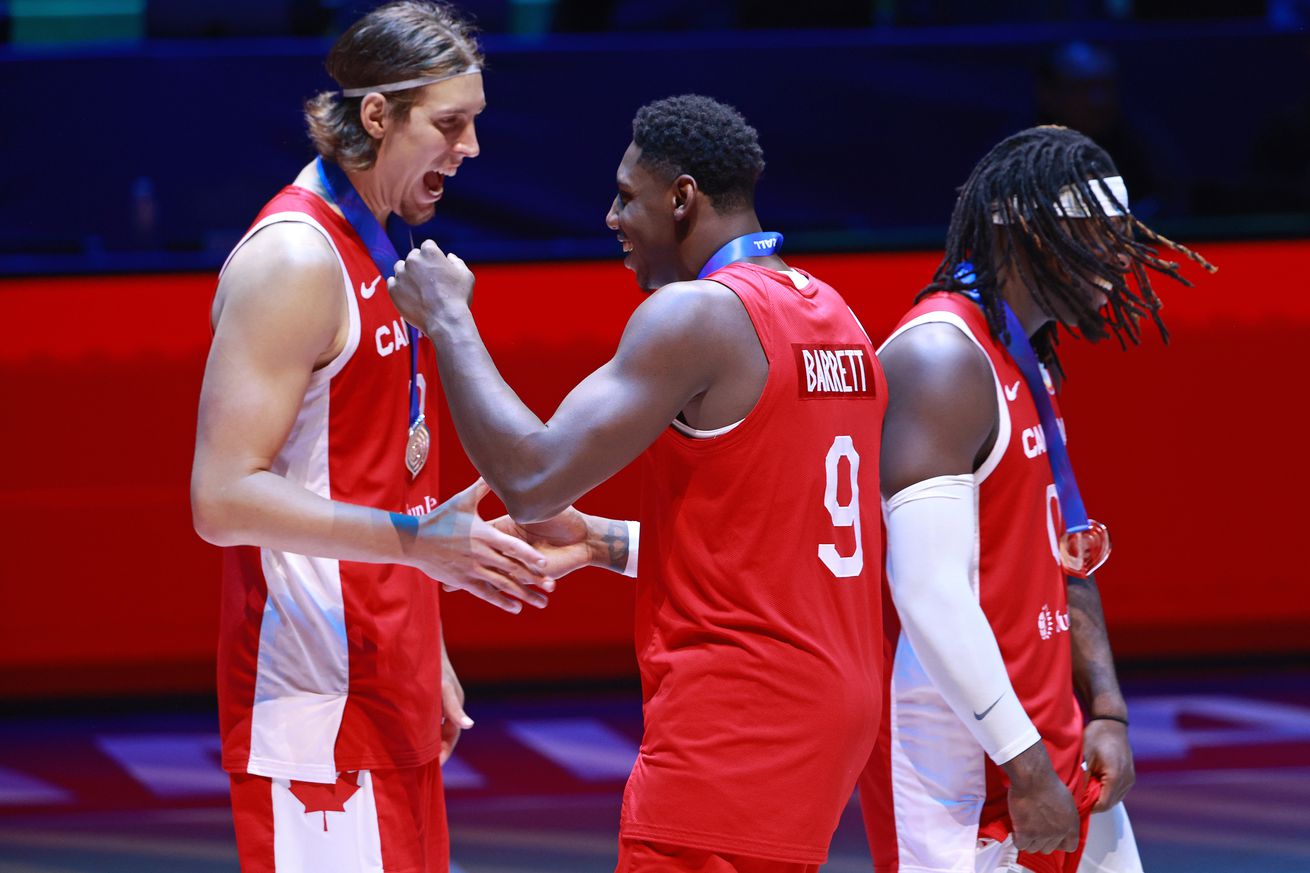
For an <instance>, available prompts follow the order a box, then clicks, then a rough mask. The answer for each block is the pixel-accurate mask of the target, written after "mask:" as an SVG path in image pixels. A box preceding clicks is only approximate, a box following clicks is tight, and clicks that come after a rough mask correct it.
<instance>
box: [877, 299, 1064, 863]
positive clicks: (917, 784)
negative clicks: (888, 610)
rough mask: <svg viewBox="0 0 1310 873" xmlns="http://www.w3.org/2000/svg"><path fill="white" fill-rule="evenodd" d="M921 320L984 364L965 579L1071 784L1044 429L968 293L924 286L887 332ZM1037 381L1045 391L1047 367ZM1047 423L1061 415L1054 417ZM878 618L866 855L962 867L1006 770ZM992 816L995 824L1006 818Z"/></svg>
mask: <svg viewBox="0 0 1310 873" xmlns="http://www.w3.org/2000/svg"><path fill="white" fill-rule="evenodd" d="M925 323H944V324H950V325H952V326H954V327H955V328H957V329H959V330H960V331H961V332H962V333H963V334H964V335H965V336H966V337H967V338H968V339H969V340H971V341H972V342H973V343H974V344H975V345H977V346H978V348H980V349H981V350H982V351H983V353H984V354H985V355H986V356H987V360H988V362H989V363H990V365H991V368H992V372H993V375H994V379H995V389H996V404H997V411H998V426H997V432H996V442H995V445H994V446H993V448H992V450H991V452H990V453H989V454H988V455H987V457H986V459H985V460H984V461H983V463H982V464H981V466H980V467H979V468H978V470H977V471H975V473H974V479H975V482H976V485H977V494H978V530H977V553H976V554H977V558H976V562H975V566H974V572H973V578H972V579H970V584H971V586H972V588H973V590H974V592H975V593H976V594H977V596H978V600H979V603H980V605H981V606H982V610H983V613H984V614H985V615H986V617H987V620H988V622H989V624H990V625H991V629H992V633H993V634H994V635H995V637H996V642H997V644H998V645H999V647H1000V650H1001V656H1002V657H1003V659H1004V661H1005V665H1006V671H1007V673H1008V674H1009V678H1010V682H1011V684H1012V685H1013V687H1014V691H1015V694H1016V695H1017V696H1018V698H1019V701H1020V703H1021V704H1022V705H1023V708H1024V710H1025V711H1026V712H1027V713H1028V717H1029V718H1030V719H1031V720H1032V722H1033V725H1034V726H1035V727H1036V728H1037V731H1038V733H1040V734H1041V736H1042V740H1043V741H1044V742H1045V744H1046V749H1047V752H1048V753H1049V754H1050V757H1051V762H1052V764H1053V765H1054V767H1055V771H1056V773H1057V774H1059V776H1060V777H1061V778H1062V779H1063V780H1064V781H1065V783H1066V784H1067V785H1069V787H1070V790H1071V791H1073V792H1074V793H1075V796H1076V797H1082V796H1083V795H1084V794H1085V781H1084V779H1083V771H1082V767H1081V765H1082V726H1083V721H1082V713H1081V711H1080V710H1079V707H1078V703H1077V701H1076V700H1075V698H1074V692H1073V670H1072V649H1071V646H1070V637H1069V628H1070V620H1069V605H1068V596H1067V592H1066V588H1065V585H1066V580H1065V574H1064V570H1063V568H1062V567H1061V565H1060V560H1059V545H1058V532H1060V531H1062V530H1063V529H1064V525H1063V521H1062V519H1061V516H1060V508H1059V502H1058V500H1057V498H1056V493H1055V482H1054V478H1053V476H1052V474H1051V465H1050V461H1049V460H1048V459H1047V456H1046V434H1044V433H1043V431H1042V426H1041V423H1040V421H1039V419H1038V415H1037V407H1036V405H1035V404H1034V402H1033V397H1032V394H1031V392H1030V391H1029V389H1028V385H1027V383H1026V382H1025V380H1024V377H1023V374H1022V372H1020V370H1019V367H1018V365H1017V364H1016V363H1015V362H1014V361H1013V359H1011V357H1010V355H1009V353H1008V352H1007V351H1006V349H1005V346H1004V345H1003V344H1002V343H1001V342H999V341H998V340H997V339H995V338H994V337H992V335H991V333H990V332H989V331H988V327H987V322H986V319H985V317H984V315H983V312H982V310H981V309H980V308H979V307H978V305H977V304H975V303H974V302H973V301H972V300H970V299H968V298H967V297H965V296H963V295H960V294H951V293H940V294H931V295H929V296H927V297H925V298H924V299H923V300H922V301H920V302H919V303H918V304H917V305H916V306H914V307H913V308H912V309H911V310H910V311H909V313H908V314H907V315H906V316H905V318H903V319H902V320H901V322H900V324H899V325H898V326H897V328H896V330H895V331H894V332H893V333H892V335H891V337H889V338H888V340H887V341H888V342H890V341H891V340H892V339H894V338H895V337H896V336H898V335H899V334H900V333H902V332H904V331H906V330H908V329H910V328H912V327H915V326H917V325H921V324H925ZM1047 390H1048V392H1049V393H1050V395H1051V401H1052V403H1053V404H1054V403H1055V391H1054V389H1053V388H1051V387H1050V383H1049V380H1048V381H1047ZM1056 414H1057V416H1058V415H1059V410H1058V405H1057V407H1056ZM1060 425H1061V428H1062V429H1063V421H1062V420H1061V422H1060ZM890 618H892V619H893V620H891V621H889V622H888V627H889V637H888V647H887V655H888V656H889V657H892V658H893V659H894V660H893V663H892V664H891V666H890V669H889V670H888V679H889V685H890V690H889V700H890V708H889V711H888V717H887V718H886V719H885V720H884V725H883V742H882V743H880V745H879V751H878V754H877V755H875V757H874V759H873V760H872V761H871V763H870V768H869V771H868V772H867V773H866V774H865V775H864V776H863V777H862V778H861V781H860V798H861V803H862V805H863V807H864V815H865V821H866V825H867V827H868V830H869V842H870V845H871V847H872V850H873V856H874V861H875V866H876V869H877V870H878V871H879V873H896V871H897V870H899V869H913V870H917V869H921V868H922V869H934V870H957V869H958V870H968V871H973V869H974V865H973V857H974V851H975V844H976V840H977V835H978V831H979V829H986V830H987V831H988V833H995V832H996V831H997V828H996V827H988V826H989V825H996V824H997V823H1000V822H1003V821H1005V820H1006V819H1007V815H1008V813H1007V807H1006V792H1007V790H1008V787H1009V786H1008V781H1007V777H1006V776H1005V772H1004V771H1003V770H1002V769H1001V768H1000V767H998V766H996V764H994V763H993V762H992V761H991V759H990V758H988V757H987V755H986V754H985V753H984V752H983V750H982V747H981V746H979V745H978V743H977V742H976V741H975V740H974V739H973V737H972V735H971V734H970V733H969V732H968V730H967V729H966V728H965V726H964V725H963V724H962V723H961V722H960V720H959V718H958V717H957V716H956V715H955V714H954V712H952V711H951V709H950V707H949V706H947V704H946V701H945V700H944V699H943V698H942V696H941V694H940V693H938V692H937V690H936V688H935V687H934V686H933V684H932V680H931V679H929V678H928V676H927V674H926V673H925V672H924V670H923V667H922V666H921V665H920V663H919V661H918V658H917V657H916V656H915V653H914V650H913V649H912V648H911V647H910V644H909V642H908V640H907V639H906V637H905V635H904V634H903V633H901V632H900V628H899V624H898V623H897V622H896V621H894V616H892V617H890ZM1000 830H1001V831H1002V836H1003V833H1004V832H1005V831H1008V821H1007V822H1006V823H1005V825H1004V827H1002V828H1000Z"/></svg>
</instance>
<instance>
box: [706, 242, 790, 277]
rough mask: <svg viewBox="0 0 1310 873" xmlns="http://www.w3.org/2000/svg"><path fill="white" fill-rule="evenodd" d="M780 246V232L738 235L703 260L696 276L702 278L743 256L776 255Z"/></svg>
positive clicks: (762, 256)
mask: <svg viewBox="0 0 1310 873" xmlns="http://www.w3.org/2000/svg"><path fill="white" fill-rule="evenodd" d="M781 248H782V234H780V233H773V232H772V231H765V232H762V233H748V234H746V235H745V236H739V237H737V238H736V239H734V240H732V241H731V242H729V243H728V244H727V245H725V246H724V247H723V248H721V249H719V250H718V251H717V252H715V253H714V256H713V257H711V258H710V259H709V260H708V261H706V262H705V266H703V267H701V271H700V273H699V274H697V276H696V278H697V279H704V278H705V277H706V276H708V275H710V274H711V273H716V272H718V271H719V270H722V269H723V268H724V267H726V266H728V265H729V264H732V263H735V262H737V261H740V260H742V259H743V258H764V257H768V256H769V255H776V254H777V253H778V251H779V250H780V249H781Z"/></svg>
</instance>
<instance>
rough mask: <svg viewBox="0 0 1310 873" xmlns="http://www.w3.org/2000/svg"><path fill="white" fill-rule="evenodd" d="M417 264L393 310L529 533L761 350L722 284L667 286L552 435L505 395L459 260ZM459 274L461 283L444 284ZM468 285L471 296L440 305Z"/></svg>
mask: <svg viewBox="0 0 1310 873" xmlns="http://www.w3.org/2000/svg"><path fill="white" fill-rule="evenodd" d="M429 245H430V244H428V243H425V244H424V248H423V249H422V250H419V251H415V252H413V253H411V255H410V257H409V260H408V261H407V262H406V264H405V265H404V268H403V269H402V268H400V267H398V268H397V273H396V280H395V283H394V286H393V288H392V296H393V299H395V300H396V301H397V306H398V307H399V308H400V309H401V311H402V312H404V313H406V315H407V316H408V317H414V318H419V319H421V320H420V323H422V324H423V325H424V328H425V331H426V332H427V333H428V335H429V336H431V337H432V339H433V340H434V344H435V345H436V348H437V355H438V363H439V366H440V368H441V381H442V387H443V389H444V392H445V395H446V401H447V403H448V404H449V406H450V410H451V415H452V417H453V418H454V421H455V426H456V429H457V430H458V431H459V436H460V441H461V442H462V443H463V445H464V448H465V450H466V451H467V452H468V454H469V458H470V459H471V460H472V461H473V464H474V466H476V467H477V468H478V472H480V473H481V474H482V475H483V477H484V478H485V479H486V480H487V482H488V483H490V485H491V487H492V489H493V490H494V491H495V492H496V494H497V495H499V496H500V498H501V499H502V500H503V501H504V502H505V505H506V508H508V510H509V512H510V514H511V515H512V516H513V517H514V518H515V519H516V520H518V521H520V522H535V521H540V520H543V519H546V518H549V517H551V516H554V515H555V514H557V513H559V512H560V511H561V510H563V509H564V508H566V507H567V506H568V505H569V504H571V503H572V502H573V501H574V500H575V499H577V498H578V497H580V496H581V495H583V494H585V493H586V492H587V491H589V490H591V489H592V488H594V487H595V486H596V485H598V484H599V483H601V482H603V481H605V480H606V479H608V478H609V477H610V476H612V475H613V474H614V473H616V472H618V471H619V470H621V469H622V468H623V467H624V466H625V465H627V464H628V463H629V462H630V461H632V459H633V458H635V457H636V456H637V455H638V454H640V453H641V451H642V450H643V449H645V448H646V447H647V446H648V445H650V444H651V443H652V442H654V440H655V438H656V437H658V436H659V434H660V432H661V431H662V430H663V429H664V428H666V427H668V425H669V423H670V422H671V421H672V420H673V419H674V417H675V416H676V415H677V414H678V412H679V411H680V410H681V409H682V408H683V407H684V406H686V405H687V403H688V402H689V401H691V400H692V399H693V398H695V397H697V396H698V395H701V394H703V393H704V392H706V391H707V390H708V389H710V388H711V386H712V383H714V382H716V380H719V379H721V378H722V374H723V373H725V372H726V373H730V372H735V371H737V370H740V369H742V358H743V357H744V354H743V350H753V351H754V352H755V353H757V354H758V348H759V341H758V339H757V338H756V336H755V332H754V329H753V328H752V327H751V324H750V319H749V317H748V316H747V315H746V312H745V309H744V308H743V307H742V305H741V302H740V301H739V300H738V299H737V297H736V295H735V294H733V293H732V292H731V291H729V290H728V289H727V288H724V287H723V286H721V285H719V284H717V283H714V282H685V283H677V284H674V285H669V286H666V287H665V288H662V289H660V290H659V291H657V292H655V293H654V294H653V295H651V296H650V297H649V298H648V299H647V300H646V301H645V302H643V303H642V305H641V306H639V307H638V308H637V310H636V312H634V313H633V316H632V318H631V320H630V321H629V322H628V325H627V328H626V329H625V330H624V332H623V338H622V339H621V341H620V343H619V348H618V351H617V352H616V353H615V355H614V357H613V358H612V359H611V360H610V361H609V362H608V363H606V364H605V365H604V366H602V367H601V368H600V369H598V370H596V371H595V372H594V373H592V374H591V375H590V376H588V377H587V378H586V379H584V380H583V381H582V382H581V383H580V384H579V385H578V386H577V387H575V388H574V389H573V390H572V391H570V392H569V394H568V396H567V397H565V398H564V401H563V402H562V403H561V404H560V406H559V408H558V409H557V410H556V411H555V414H554V415H553V416H551V418H550V420H549V421H547V422H545V423H543V422H542V421H541V420H540V419H539V418H537V416H536V415H535V414H534V413H533V412H532V411H531V410H529V409H528V408H527V407H526V406H525V405H524V404H523V402H522V401H521V400H519V398H518V396H517V395H516V394H515V393H514V391H513V389H512V388H510V387H509V385H507V384H506V383H505V380H504V379H503V378H502V377H501V375H500V373H499V371H497V369H496V365H495V363H494V362H493V361H492V360H491V356H490V355H489V354H488V353H487V349H486V347H485V346H484V345H483V342H482V338H481V337H480V336H479V335H478V330H477V326H476V324H475V323H474V321H473V317H472V315H471V313H470V312H469V309H468V305H467V292H468V291H471V288H472V274H471V273H468V272H467V268H466V267H464V265H463V263H462V262H459V261H458V259H452V260H450V261H448V260H447V259H446V258H445V256H444V255H439V252H438V255H433V254H432V252H434V251H437V250H436V249H435V247H433V248H431V249H429V247H428V246H429ZM448 269H454V270H455V271H456V273H455V274H449V275H440V276H438V275H434V274H435V273H437V272H438V271H446V270H448ZM456 281H459V282H466V283H467V289H466V290H465V292H464V293H463V295H462V298H461V297H460V295H450V296H443V295H441V294H438V293H432V288H433V287H437V286H444V287H447V288H448V287H450V284H451V283H452V282H456Z"/></svg>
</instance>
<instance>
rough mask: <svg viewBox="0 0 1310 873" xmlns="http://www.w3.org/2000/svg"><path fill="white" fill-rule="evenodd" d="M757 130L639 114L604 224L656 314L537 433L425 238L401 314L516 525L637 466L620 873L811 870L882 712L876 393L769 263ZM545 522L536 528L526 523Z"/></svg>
mask: <svg viewBox="0 0 1310 873" xmlns="http://www.w3.org/2000/svg"><path fill="white" fill-rule="evenodd" d="M763 167H764V161H763V153H762V152H761V150H760V147H759V144H758V141H757V137H756V133H755V130H754V129H753V128H751V127H750V126H748V125H747V123H746V121H745V120H744V119H743V118H742V117H741V115H740V114H738V113H737V112H736V111H735V110H734V109H732V108H730V107H728V106H725V105H723V104H721V103H717V102H715V101H713V100H710V99H708V98H706V97H700V96H682V97H673V98H668V99H665V100H659V101H656V102H654V103H651V104H649V105H647V106H645V107H643V108H642V109H641V110H640V111H639V112H638V113H637V115H636V118H635V120H634V122H633V141H632V144H631V145H630V146H629V147H628V149H627V152H626V153H625V154H624V156H623V160H622V162H621V163H620V164H619V168H618V174H617V183H618V196H617V197H616V198H615V199H614V202H613V204H612V206H611V207H610V211H609V215H608V216H607V218H606V223H607V224H608V225H609V227H610V228H611V229H612V230H613V231H615V232H616V234H617V236H618V240H619V244H620V245H621V246H622V248H623V251H624V252H625V253H626V256H625V258H624V263H625V265H626V266H627V267H628V268H629V269H631V270H633V271H634V272H635V273H636V277H637V282H638V284H639V285H640V286H641V288H643V289H645V290H647V291H652V292H654V293H652V294H651V295H650V296H649V297H648V298H647V299H646V300H645V301H644V302H643V303H642V304H641V305H640V306H639V307H638V308H637V310H636V311H635V312H634V313H633V315H632V318H631V320H630V321H629V322H628V325H627V328H626V330H625V331H624V333H623V338H622V340H621V341H620V343H619V347H618V350H617V352H616V353H615V355H614V357H613V358H612V359H611V360H610V361H609V362H608V363H606V364H605V365H604V366H602V367H601V368H600V369H599V370H597V371H596V372H594V373H593V374H591V375H590V376H588V377H587V378H586V379H585V380H584V381H583V382H582V383H581V384H579V385H578V386H577V387H575V388H574V389H573V390H572V391H571V392H570V393H569V395H568V396H567V397H566V398H565V399H564V401H563V402H562V403H561V404H560V407H559V409H557V410H556V412H555V414H554V415H553V416H552V417H551V418H550V420H549V421H548V422H546V423H545V424H543V423H542V422H541V421H540V420H539V419H538V418H537V417H536V416H535V415H533V413H532V412H531V411H529V410H528V408H527V407H526V406H524V405H523V403H522V402H520V400H519V398H518V397H517V396H516V395H515V394H514V392H513V390H512V389H511V388H510V387H509V386H508V385H507V384H506V383H505V381H504V380H503V379H502V378H501V376H500V374H499V373H498V372H497V370H496V367H495V364H494V363H493V362H492V360H491V359H490V357H489V356H488V354H487V351H486V348H485V347H484V346H483V344H482V340H481V339H480V338H479V336H478V332H477V327H476V325H475V324H474V321H473V319H472V317H471V315H470V313H469V297H470V294H471V292H472V288H473V274H472V273H470V272H469V270H468V269H467V268H466V267H465V266H464V264H463V262H462V261H460V260H459V259H458V258H456V257H455V256H454V255H450V256H447V255H445V254H443V253H442V252H441V250H440V249H439V248H437V246H436V245H435V244H433V243H431V242H425V243H424V244H423V246H422V247H421V248H420V249H418V250H416V251H414V252H411V253H410V255H409V258H408V259H407V261H406V262H405V264H403V265H398V266H397V268H396V278H395V281H394V287H393V289H392V294H393V297H394V299H395V300H396V304H397V307H398V308H399V309H400V311H401V312H402V313H404V314H405V316H406V317H407V318H409V319H411V320H412V321H414V322H415V323H417V324H421V325H423V327H424V329H425V330H426V331H428V332H429V335H430V336H432V337H433V339H434V341H435V343H436V347H437V359H438V364H439V366H440V369H441V376H442V380H443V386H444V388H445V390H446V392H447V402H448V403H449V404H450V407H451V409H452V411H453V414H454V417H455V423H456V426H457V428H458V430H459V434H460V438H461V440H462V441H463V443H464V445H465V447H466V448H467V450H468V452H469V457H470V458H472V460H473V463H474V464H475V465H476V466H477V468H478V470H479V472H481V473H482V474H483V476H484V477H486V480H487V481H488V482H489V483H490V484H491V487H492V489H493V490H494V491H495V492H496V493H497V494H498V495H500V496H501V497H502V498H503V499H504V501H505V503H506V505H507V506H508V507H509V510H510V513H511V514H512V515H513V516H514V518H516V519H518V520H519V521H521V522H525V523H528V522H532V521H534V520H536V519H543V518H548V517H550V516H551V515H553V514H554V513H557V512H559V511H560V509H561V508H563V507H565V506H567V505H568V504H569V503H570V502H571V501H573V500H574V499H575V498H577V497H578V496H579V495H581V494H583V493H585V492H586V491H587V490H589V489H591V488H593V487H595V486H596V485H597V484H598V483H600V482H603V481H604V480H605V479H607V478H608V477H610V476H611V475H613V474H614V473H615V472H617V471H618V470H620V469H622V468H623V467H624V466H626V465H627V464H628V463H629V462H630V461H632V460H633V459H634V458H636V457H637V456H638V455H641V456H642V469H643V472H644V492H645V496H644V505H643V515H644V519H643V520H644V521H645V531H644V532H643V537H644V538H645V540H646V541H645V543H644V544H643V546H642V552H643V558H642V561H643V563H642V566H641V573H640V576H639V579H640V582H639V585H638V593H637V596H638V607H637V619H636V638H637V654H638V660H639V663H640V668H641V675H642V685H643V702H644V715H645V733H644V736H643V738H642V743H641V750H640V754H639V756H638V759H637V762H636V765H635V766H634V768H633V771H632V776H631V778H630V779H629V781H628V786H627V790H626V792H625V795H624V801H623V813H622V823H621V835H620V849H619V864H618V869H619V870H621V871H670V870H698V871H733V870H736V871H788V873H792V871H812V870H816V869H817V867H818V864H820V863H821V862H822V861H823V860H824V859H825V857H826V854H827V849H828V843H829V841H830V839H831V836H832V833H833V830H834V829H835V827H836V825H837V820H838V816H839V814H840V812H841V810H842V808H843V807H844V806H845V804H846V801H847V800H848V799H849V797H850V793H851V790H852V788H853V786H854V784H855V779H856V777H857V775H858V773H859V771H860V769H861V768H862V767H863V765H864V762H865V759H866V758H867V756H868V754H869V753H870V751H871V748H872V743H873V734H874V732H875V730H876V724H877V718H878V714H879V708H880V699H879V690H880V687H881V686H880V679H879V661H880V654H879V652H880V646H881V642H880V639H881V625H880V621H881V618H880V616H881V600H880V593H879V588H880V585H879V580H880V576H879V572H880V571H879V563H878V562H879V561H880V557H879V556H880V554H881V542H880V538H881V534H880V530H879V520H878V511H877V502H876V494H877V492H876V490H875V489H877V487H878V485H877V464H878V460H877V459H878V445H879V438H878V434H879V431H880V429H881V423H882V413H883V408H884V405H885V402H886V401H885V397H886V393H885V389H884V384H883V379H882V375H881V373H880V371H879V369H878V366H877V363H876V361H875V360H874V358H873V355H872V349H871V345H870V342H869V339H868V337H866V336H865V334H864V332H863V330H862V329H861V328H860V326H859V324H858V322H857V321H856V320H855V318H854V316H853V315H852V314H851V312H850V310H849V309H848V308H847V306H846V304H845V303H844V302H843V301H842V298H841V297H840V296H839V295H838V294H837V292H836V291H834V290H833V289H832V288H831V287H829V286H828V285H826V284H825V283H823V282H822V281H821V280H819V279H817V278H815V277H814V276H811V275H810V274H808V273H806V272H805V271H804V270H800V269H797V268H794V267H790V266H788V265H787V264H786V263H785V262H784V261H783V260H782V259H781V258H780V257H778V254H777V247H778V244H779V243H780V241H781V239H780V237H779V236H778V235H777V234H771V233H763V232H761V230H760V223H759V219H758V218H757V217H756V215H755V209H754V205H753V204H754V189H755V183H756V180H757V179H758V177H759V175H760V172H761V171H762V169H763ZM528 526H529V527H530V525H528Z"/></svg>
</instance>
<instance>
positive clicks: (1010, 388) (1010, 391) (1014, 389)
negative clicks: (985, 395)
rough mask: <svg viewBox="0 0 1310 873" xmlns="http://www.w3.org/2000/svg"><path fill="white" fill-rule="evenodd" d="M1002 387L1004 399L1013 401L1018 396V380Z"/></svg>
mask: <svg viewBox="0 0 1310 873" xmlns="http://www.w3.org/2000/svg"><path fill="white" fill-rule="evenodd" d="M1004 387H1005V399H1006V400H1010V401H1013V400H1014V399H1015V398H1016V397H1018V396H1019V383H1018V382H1015V383H1014V384H1013V385H1006V386H1004Z"/></svg>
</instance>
